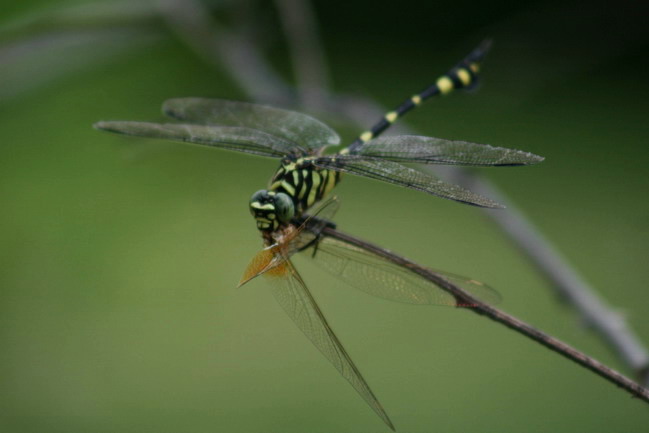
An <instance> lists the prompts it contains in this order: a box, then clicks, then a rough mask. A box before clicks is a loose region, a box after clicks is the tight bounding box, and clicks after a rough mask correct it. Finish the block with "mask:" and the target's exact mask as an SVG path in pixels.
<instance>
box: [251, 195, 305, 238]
mask: <svg viewBox="0 0 649 433" xmlns="http://www.w3.org/2000/svg"><path fill="white" fill-rule="evenodd" d="M250 213H251V214H252V216H253V217H254V218H255V220H256V221H257V228H258V229H259V230H261V231H274V230H277V229H278V228H279V226H280V225H284V224H286V223H288V222H289V221H290V220H291V218H293V216H294V215H295V206H294V205H293V200H292V199H291V197H289V196H288V195H286V194H284V193H283V192H275V191H267V190H265V189H262V190H259V191H257V192H256V193H254V194H253V195H252V197H251V198H250Z"/></svg>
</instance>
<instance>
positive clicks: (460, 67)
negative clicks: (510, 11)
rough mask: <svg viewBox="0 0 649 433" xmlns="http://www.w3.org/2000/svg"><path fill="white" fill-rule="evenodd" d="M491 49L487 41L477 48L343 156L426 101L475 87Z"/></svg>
mask: <svg viewBox="0 0 649 433" xmlns="http://www.w3.org/2000/svg"><path fill="white" fill-rule="evenodd" d="M490 47H491V40H485V41H483V42H482V43H481V44H480V45H478V47H477V48H475V49H474V50H473V51H471V53H470V54H469V55H468V56H466V57H465V58H464V60H462V61H461V62H460V63H458V64H457V65H456V66H455V67H454V68H453V69H451V70H449V71H448V72H447V73H446V74H444V75H442V76H441V77H439V78H438V79H437V81H435V84H433V85H432V86H430V87H428V88H426V89H425V90H424V91H423V92H421V93H418V94H416V95H413V96H412V97H410V98H408V99H406V100H405V101H404V102H403V103H402V104H401V105H399V106H398V107H397V108H396V109H394V110H393V111H390V112H388V113H386V114H385V116H383V118H381V120H379V121H378V122H377V123H376V124H375V125H374V126H373V127H372V128H370V129H369V130H367V131H365V132H363V133H362V134H361V135H360V136H359V137H358V138H357V139H356V140H354V142H353V143H352V144H350V145H349V147H347V148H346V149H343V150H342V151H341V152H340V153H341V154H346V153H349V154H354V153H356V152H358V151H359V150H360V149H361V147H363V145H364V144H365V143H367V142H368V141H370V140H371V139H373V138H376V137H378V136H379V135H380V134H381V133H383V131H385V130H386V129H388V128H389V127H390V126H391V125H392V124H393V123H394V122H396V121H397V119H399V118H400V117H402V116H403V115H404V114H406V113H407V112H409V111H410V110H412V109H414V108H416V107H418V106H419V105H421V104H422V103H423V102H424V101H425V100H427V99H429V98H431V97H433V96H436V95H440V94H441V95H447V94H449V93H451V92H452V91H453V90H455V89H467V88H471V87H473V86H474V85H475V84H476V82H477V79H478V72H480V64H481V62H482V60H483V59H484V57H485V56H486V55H487V52H488V51H489V48H490Z"/></svg>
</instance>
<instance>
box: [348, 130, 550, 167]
mask: <svg viewBox="0 0 649 433" xmlns="http://www.w3.org/2000/svg"><path fill="white" fill-rule="evenodd" d="M356 154H359V155H366V156H371V157H379V158H385V159H389V160H390V161H396V162H409V163H419V164H452V165H468V166H503V165H530V164H536V163H539V162H541V161H543V159H544V158H543V157H541V156H538V155H534V154H533V153H529V152H523V151H520V150H515V149H505V148H503V147H493V146H490V145H488V144H477V143H468V142H466V141H452V140H444V139H441V138H434V137H422V136H418V135H397V136H391V137H390V136H389V137H379V138H375V139H374V140H372V141H370V142H368V143H367V144H365V145H364V146H363V147H362V148H361V149H360V150H359V151H357V152H356Z"/></svg>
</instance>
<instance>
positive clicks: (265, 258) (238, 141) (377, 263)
mask: <svg viewBox="0 0 649 433" xmlns="http://www.w3.org/2000/svg"><path fill="white" fill-rule="evenodd" d="M489 45H490V44H489V42H488V41H487V42H484V43H482V44H480V45H479V46H478V47H477V48H476V49H474V50H473V51H472V52H471V53H469V55H467V56H466V57H465V58H464V59H463V60H462V61H460V62H459V63H458V64H457V65H456V66H455V67H453V68H452V69H450V70H449V71H448V72H447V73H446V74H444V75H442V76H441V77H439V78H438V79H437V80H436V81H435V83H434V84H432V85H431V86H429V87H427V88H426V89H424V90H423V91H422V92H420V93H417V94H415V95H413V96H411V97H410V98H407V99H406V100H405V101H404V102H402V103H401V104H400V105H399V106H397V107H396V108H395V109H394V110H392V111H390V112H388V113H386V114H385V115H384V116H383V118H381V119H380V120H379V121H378V122H377V123H376V124H375V125H374V126H372V127H371V128H370V129H368V130H367V131H365V132H363V133H362V134H360V136H359V137H358V138H357V139H356V140H355V141H353V142H352V143H351V144H350V145H349V146H347V147H344V148H342V149H341V150H339V151H338V152H335V153H330V154H326V153H325V152H326V150H327V149H328V148H329V147H331V146H336V145H338V144H339V143H340V138H339V136H338V134H337V133H336V132H335V131H334V130H332V129H331V128H330V127H328V126H327V125H325V124H324V123H322V122H320V121H319V120H317V119H315V118H313V117H310V116H308V115H305V114H301V113H297V112H293V111H289V110H283V109H279V108H274V107H268V106H263V105H258V104H251V103H246V102H236V101H228V100H222V99H206V98H177V99H170V100H168V101H166V102H165V103H164V105H163V112H164V113H165V114H166V115H168V116H170V117H172V118H174V119H175V120H176V122H174V123H153V122H136V121H102V122H97V123H96V124H95V125H94V126H95V127H96V128H97V129H100V130H105V131H110V132H115V133H120V134H126V135H133V136H141V137H147V138H154V139H164V140H171V141H180V142H186V143H193V144H197V145H202V146H208V147H215V148H220V149H225V150H233V151H238V152H243V153H248V154H252V155H258V156H264V157H270V158H276V159H280V161H281V162H280V166H279V168H278V169H277V170H276V172H275V174H274V175H273V176H272V177H271V179H270V181H269V184H268V187H267V189H262V190H259V191H257V192H255V193H254V194H253V195H252V197H251V199H250V201H249V209H250V213H251V214H252V216H253V217H254V219H255V221H256V225H257V229H258V230H259V231H260V234H261V236H262V239H263V243H264V246H265V248H264V249H263V250H262V251H261V252H259V253H258V254H257V255H256V256H255V258H254V259H253V261H252V262H251V264H250V265H249V267H248V269H247V270H246V273H245V274H244V278H243V279H242V283H245V282H246V281H248V280H249V279H251V278H254V277H255V276H257V275H260V274H265V275H266V276H267V277H269V278H270V280H271V281H273V287H274V289H273V293H274V294H275V297H276V298H277V300H278V301H279V303H280V304H281V305H282V307H283V308H284V310H286V312H287V313H288V314H289V316H291V318H292V319H293V320H294V321H295V322H296V323H297V325H298V326H299V327H300V328H301V329H302V331H303V332H304V333H305V334H306V335H307V337H308V338H309V339H311V340H312V341H313V342H314V344H315V345H316V346H317V347H318V348H319V349H320V351H321V352H322V353H323V354H324V355H325V356H326V357H327V359H329V361H331V362H332V363H333V364H334V366H336V368H337V369H338V370H339V371H340V373H341V374H342V375H343V376H344V377H345V378H346V379H347V380H348V381H349V382H350V383H351V384H352V386H353V387H354V388H355V389H356V390H357V391H358V392H359V393H360V394H361V396H362V397H363V398H364V399H365V400H366V401H367V403H368V404H369V405H370V406H371V407H372V409H374V411H375V412H376V413H377V414H378V415H379V416H380V417H381V419H383V421H384V422H385V423H386V424H387V425H388V426H389V427H390V428H392V429H394V426H393V424H392V423H391V422H390V420H389V418H388V416H387V414H386V413H385V411H384V410H383V408H382V406H381V405H380V404H379V402H378V400H377V399H376V397H375V396H374V394H373V393H372V391H371V390H370V388H369V386H367V383H366V382H365V380H364V379H363V377H362V376H361V374H360V372H359V371H358V369H357V368H356V367H355V365H354V364H353V362H352V361H351V358H349V356H348V354H347V352H346V351H345V350H344V348H343V346H342V345H341V344H340V341H339V340H338V338H337V337H336V336H335V334H334V333H333V331H332V330H331V327H330V326H329V325H328V324H327V321H326V319H325V318H324V315H323V314H322V311H321V310H320V309H319V308H318V306H317V304H316V302H315V300H314V298H313V296H312V295H311V293H310V292H309V290H308V289H307V286H306V285H305V283H304V281H303V280H302V278H301V277H300V275H299V273H298V272H297V270H296V269H295V267H294V266H293V264H292V262H291V260H290V258H291V256H292V255H293V254H295V253H296V252H298V251H302V250H310V249H312V251H313V252H312V255H313V257H314V258H316V259H317V260H316V261H317V262H319V263H322V264H323V266H324V267H325V269H328V270H330V271H331V272H333V273H334V274H335V275H337V276H339V277H340V278H342V279H343V280H345V281H348V282H349V283H350V284H352V285H354V286H356V287H358V288H360V289H361V290H365V291H366V292H368V293H370V294H373V295H376V296H380V297H384V298H387V299H391V300H394V301H400V302H408V303H415V304H417V303H419V304H436V305H455V306H461V305H459V304H458V302H456V300H455V298H454V297H453V296H451V295H450V294H448V293H446V292H444V290H442V289H441V288H440V287H441V285H443V284H441V285H440V286H435V285H433V284H431V283H428V282H424V281H423V280H421V279H420V278H416V277H414V276H413V275H411V273H408V272H407V271H406V270H404V269H399V267H398V266H396V265H394V264H392V265H391V264H389V263H387V262H385V261H384V260H381V257H379V256H377V255H376V254H373V253H372V252H371V251H369V250H363V248H358V247H357V246H356V247H354V246H353V245H350V244H346V243H345V242H344V241H342V240H340V239H333V238H331V237H328V236H327V235H326V232H327V230H326V229H327V223H321V222H320V221H327V218H326V217H327V213H328V212H331V210H332V209H333V210H335V208H336V207H337V204H336V202H335V201H330V202H326V201H324V203H325V204H327V205H326V206H322V207H321V208H320V210H319V211H320V212H321V215H320V216H318V215H315V216H313V215H314V214H316V213H317V212H314V211H313V209H312V208H313V207H314V205H315V204H316V203H323V200H325V199H326V197H327V196H328V195H329V193H330V192H331V191H332V189H333V188H334V187H335V186H336V185H337V184H338V182H339V181H340V180H341V176H342V174H343V173H350V174H354V175H358V176H362V177H366V178H370V179H376V180H381V181H384V182H387V183H392V184H396V185H399V186H403V187H406V188H410V189H414V190H418V191H422V192H425V193H428V194H431V195H435V196H439V197H443V198H447V199H450V200H454V201H457V202H461V203H465V204H470V205H475V206H481V207H491V208H497V207H502V206H500V205H499V204H498V203H496V202H494V201H492V200H490V199H489V198H486V197H482V196H480V195H478V194H475V193H473V192H471V191H469V190H466V189H464V188H462V187H460V186H457V185H453V184H449V183H446V182H443V181H441V180H440V179H438V178H436V177H434V176H432V175H431V174H428V173H424V172H421V171H418V170H415V169H413V168H411V167H408V166H406V165H403V164H447V165H462V166H475V167H484V166H517V165H519V166H520V165H531V164H536V163H538V162H541V161H542V160H543V158H542V157H540V156H538V155H534V154H531V153H529V152H524V151H520V150H514V149H508V148H502V147H493V146H489V145H485V144H477V143H469V142H463V141H453V140H446V139H442V138H432V137H423V136H414V135H397V136H390V137H381V136H380V135H381V134H382V133H383V132H384V131H385V130H386V129H388V128H389V127H390V126H391V125H392V124H393V123H394V122H395V121H396V120H397V119H399V118H401V117H402V116H403V115H405V114H406V113H408V112H410V111H411V110H413V109H415V108H416V107H418V106H420V105H421V104H422V102H423V101H425V100H427V99H429V98H432V97H434V96H443V95H447V94H449V93H451V92H453V91H454V90H459V89H470V88H472V87H474V86H475V84H476V82H477V79H478V73H479V71H480V68H481V63H482V60H483V58H484V56H485V55H486V53H487V51H488V49H489ZM307 211H309V213H310V214H311V215H312V216H313V217H310V218H306V215H307V214H306V212H307ZM319 218H320V219H319ZM440 275H441V276H442V279H444V278H445V279H446V280H453V282H455V283H459V284H460V285H461V286H462V287H463V288H465V289H466V290H467V292H469V293H471V294H473V295H475V296H477V297H478V298H479V299H484V300H486V301H488V302H489V301H491V302H496V301H497V300H498V296H497V294H496V293H495V292H494V291H493V289H490V288H489V287H488V286H485V285H483V284H481V283H478V282H476V281H473V280H469V279H465V278H463V277H457V276H452V275H450V274H440ZM466 306H470V305H466Z"/></svg>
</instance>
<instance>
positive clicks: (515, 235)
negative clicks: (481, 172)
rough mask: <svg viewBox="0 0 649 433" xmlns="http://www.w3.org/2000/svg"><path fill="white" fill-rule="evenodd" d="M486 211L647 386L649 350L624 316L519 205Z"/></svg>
mask: <svg viewBox="0 0 649 433" xmlns="http://www.w3.org/2000/svg"><path fill="white" fill-rule="evenodd" d="M463 173H464V176H465V178H466V181H465V182H462V183H463V185H464V186H467V187H468V188H470V189H471V190H472V191H475V192H477V193H479V194H484V195H486V196H487V197H490V198H493V199H494V200H496V201H499V202H506V201H507V198H506V197H505V195H504V194H503V193H502V192H500V190H499V189H498V188H497V187H496V186H495V185H494V184H493V183H491V182H489V180H487V179H484V178H477V177H476V176H475V175H474V174H472V173H471V172H469V171H467V170H464V171H463ZM484 211H485V213H486V214H487V215H489V216H490V217H491V219H492V220H493V221H494V222H495V223H496V224H498V226H499V227H500V229H501V230H502V231H503V233H505V234H507V235H508V236H509V237H510V239H511V240H512V241H513V242H514V244H516V245H517V246H518V247H519V248H520V249H521V251H523V252H524V253H525V254H526V255H527V256H528V257H529V259H530V260H531V261H532V262H533V263H534V264H535V265H536V266H537V267H538V268H539V270H540V271H541V272H542V273H543V274H544V275H545V276H546V277H547V278H548V279H549V280H550V281H551V282H552V283H553V287H554V288H555V290H556V291H557V294H558V295H559V296H561V298H562V299H564V300H566V301H567V302H569V303H570V304H571V305H573V306H574V307H575V309H576V310H577V311H578V312H579V313H580V314H581V316H582V318H583V320H584V321H585V322H586V324H587V325H589V326H592V327H593V328H594V329H596V331H597V332H599V333H600V334H601V335H602V336H603V337H604V338H605V339H606V341H607V342H608V343H609V344H610V345H611V346H613V348H614V349H615V352H616V353H617V354H618V355H619V356H620V358H621V359H622V361H624V362H625V363H626V364H628V365H629V366H630V367H631V368H632V369H633V371H635V372H636V374H637V377H638V380H639V381H640V382H641V383H643V384H645V385H646V384H647V380H648V379H649V377H648V374H649V371H648V366H649V353H648V352H647V350H646V349H645V348H644V347H643V346H642V343H641V342H640V340H639V339H638V338H637V337H636V335H635V334H634V332H633V331H632V330H631V329H630V328H629V326H627V324H626V321H625V320H624V318H623V317H622V316H621V315H620V314H618V313H617V312H615V311H614V310H613V309H612V308H611V307H609V306H608V305H606V303H605V302H604V300H603V299H601V297H599V296H598V295H597V294H596V292H595V291H594V290H593V289H592V288H591V287H590V286H589V285H588V283H587V282H586V281H584V279H583V278H582V277H581V276H580V275H579V274H578V273H577V271H576V270H575V269H574V268H572V267H570V266H569V265H568V261H567V260H566V259H565V258H564V257H562V256H561V254H560V253H559V252H558V251H557V250H556V249H555V248H554V247H553V246H552V244H550V242H549V241H548V240H547V239H546V238H545V237H544V236H543V235H542V234H541V233H540V232H539V231H538V230H537V229H536V228H535V227H534V226H533V225H532V224H531V223H530V222H529V220H527V219H526V218H525V216H524V214H523V213H522V212H521V211H520V210H519V209H517V208H516V206H514V205H512V204H511V203H510V204H508V205H507V211H506V212H497V211H492V210H488V209H484Z"/></svg>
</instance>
